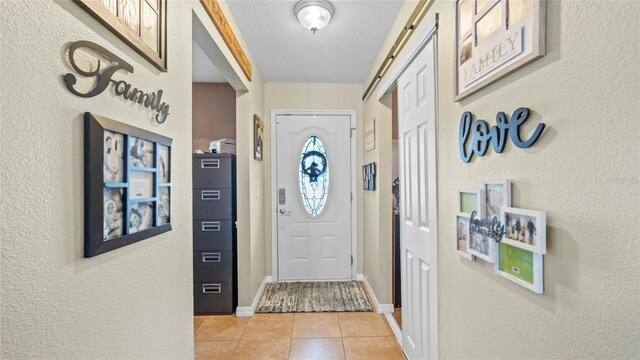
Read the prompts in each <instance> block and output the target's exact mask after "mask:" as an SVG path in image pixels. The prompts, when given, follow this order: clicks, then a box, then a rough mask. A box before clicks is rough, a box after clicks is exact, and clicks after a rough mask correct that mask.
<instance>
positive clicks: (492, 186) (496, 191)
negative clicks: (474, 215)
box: [482, 180, 511, 220]
mask: <svg viewBox="0 0 640 360" xmlns="http://www.w3.org/2000/svg"><path fill="white" fill-rule="evenodd" d="M482 189H484V194H485V202H484V203H485V210H484V217H485V218H487V219H489V220H493V218H494V217H497V218H498V219H502V217H501V215H502V213H501V211H502V208H503V207H505V206H511V181H510V180H502V181H482Z"/></svg>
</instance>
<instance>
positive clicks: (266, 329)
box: [242, 314, 293, 340]
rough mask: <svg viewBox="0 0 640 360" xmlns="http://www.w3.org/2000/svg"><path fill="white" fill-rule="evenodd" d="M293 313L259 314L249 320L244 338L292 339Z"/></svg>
mask: <svg viewBox="0 0 640 360" xmlns="http://www.w3.org/2000/svg"><path fill="white" fill-rule="evenodd" d="M292 328H293V314H258V315H255V316H254V317H252V318H251V320H249V323H247V327H246V328H245V329H244V333H243V334H242V340H250V339H291V330H292Z"/></svg>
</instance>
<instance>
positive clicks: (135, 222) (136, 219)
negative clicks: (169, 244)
mask: <svg viewBox="0 0 640 360" xmlns="http://www.w3.org/2000/svg"><path fill="white" fill-rule="evenodd" d="M153 204H154V203H153V202H139V203H134V204H131V208H130V209H129V234H134V233H137V232H140V231H142V230H147V229H151V227H152V226H153V217H154V208H153Z"/></svg>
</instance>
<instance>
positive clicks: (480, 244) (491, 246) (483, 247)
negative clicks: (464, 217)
mask: <svg viewBox="0 0 640 360" xmlns="http://www.w3.org/2000/svg"><path fill="white" fill-rule="evenodd" d="M495 249H496V242H495V241H494V240H493V239H491V238H490V237H488V236H486V235H485V234H483V233H482V232H481V231H477V230H474V226H473V224H471V222H470V223H469V241H468V242H467V252H468V253H469V254H471V255H475V256H476V257H478V258H480V259H482V260H484V261H487V262H490V263H492V264H493V263H495V261H496V260H495V256H496V250H495Z"/></svg>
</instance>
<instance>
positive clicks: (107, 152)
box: [102, 130, 125, 183]
mask: <svg viewBox="0 0 640 360" xmlns="http://www.w3.org/2000/svg"><path fill="white" fill-rule="evenodd" d="M123 147H124V135H122V134H118V133H116V132H113V131H109V130H105V131H104V154H103V155H104V160H103V167H102V168H103V173H104V182H106V183H122V182H124V173H125V168H124V152H125V151H124V149H123Z"/></svg>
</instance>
